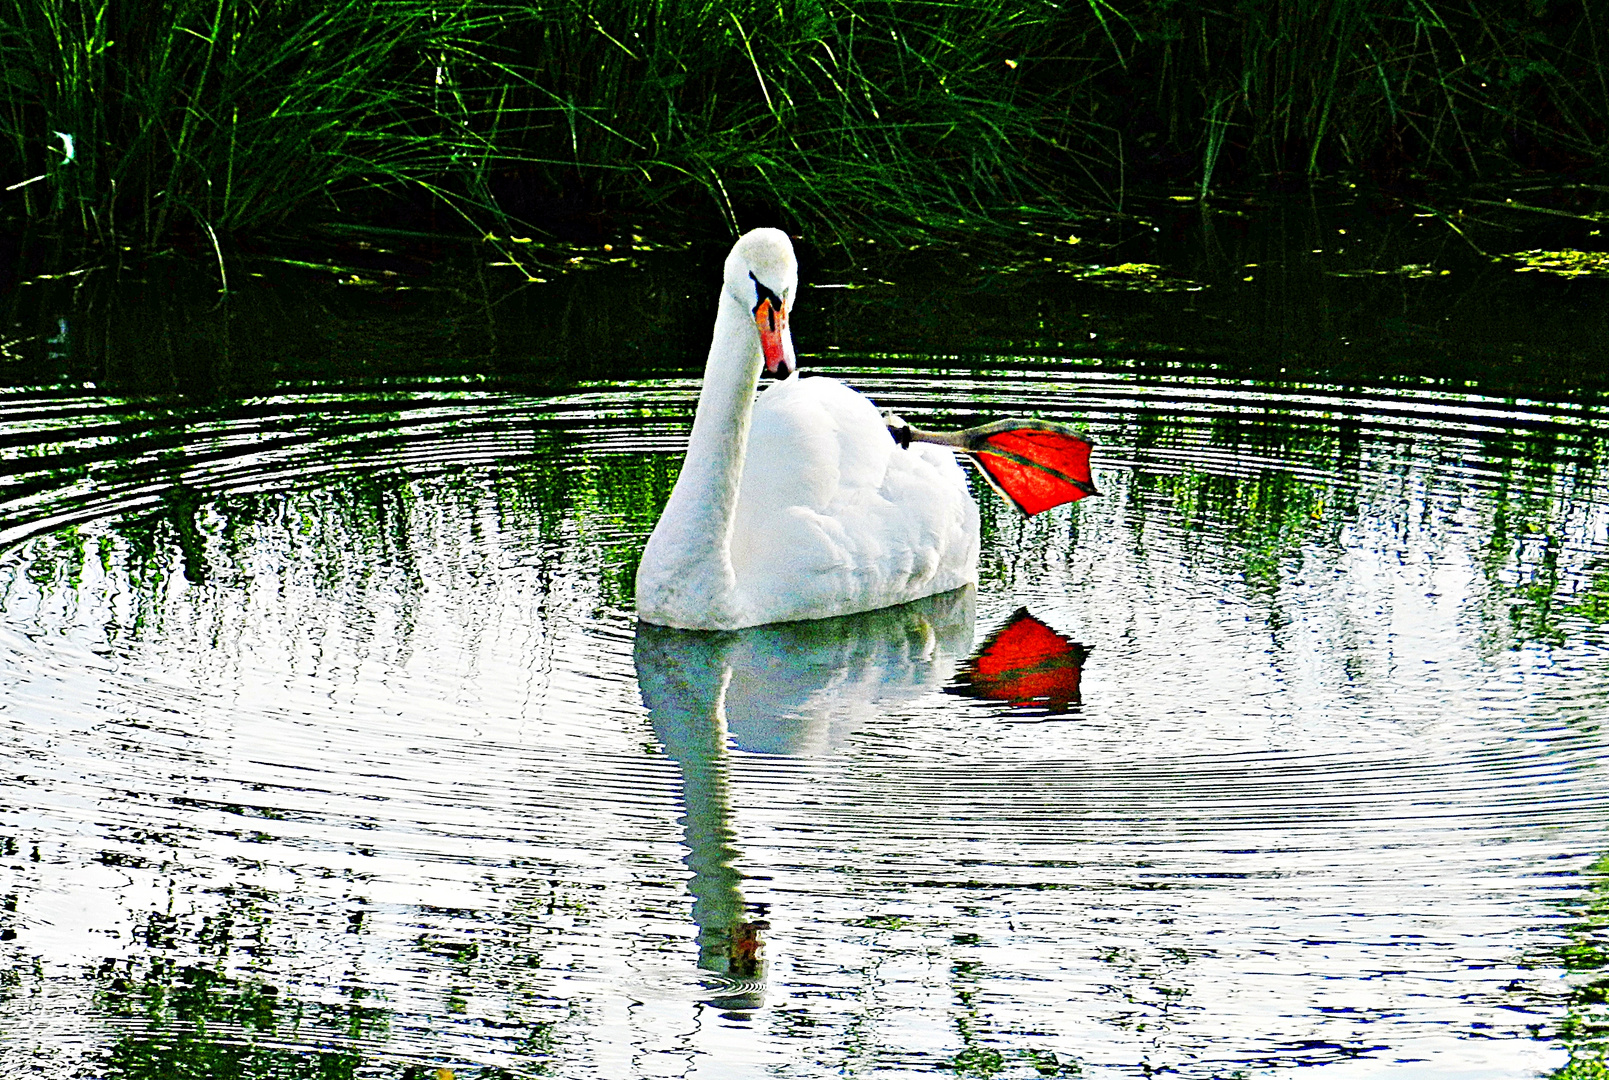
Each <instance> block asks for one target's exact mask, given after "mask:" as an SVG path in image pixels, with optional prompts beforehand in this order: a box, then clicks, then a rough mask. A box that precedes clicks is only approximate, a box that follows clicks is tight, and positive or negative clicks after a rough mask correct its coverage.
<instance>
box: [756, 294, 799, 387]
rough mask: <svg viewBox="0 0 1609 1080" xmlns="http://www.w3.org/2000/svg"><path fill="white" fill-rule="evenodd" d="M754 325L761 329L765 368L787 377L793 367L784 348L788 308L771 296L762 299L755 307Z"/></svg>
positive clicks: (761, 347) (769, 371) (771, 372)
mask: <svg viewBox="0 0 1609 1080" xmlns="http://www.w3.org/2000/svg"><path fill="white" fill-rule="evenodd" d="M754 325H755V327H756V328H758V329H759V331H760V351H761V352H762V353H764V354H765V370H766V372H767V373H769V374H771V375H774V376H775V377H776V378H779V379H786V378H787V377H788V376H789V375H790V374H791V373H792V372H793V367H792V365H791V363H790V362H789V360H788V351H787V349H786V348H784V342H785V341H786V339H787V331H788V310H787V308H785V307H783V306H782V305H781V304H780V303H779V302H778V301H776V300H775V299H773V298H772V297H770V296H765V297H762V298H761V299H760V302H759V303H758V304H756V305H755V307H754Z"/></svg>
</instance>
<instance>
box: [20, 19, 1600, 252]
mask: <svg viewBox="0 0 1609 1080" xmlns="http://www.w3.org/2000/svg"><path fill="white" fill-rule="evenodd" d="M1605 21H1606V20H1605V19H1604V17H1602V15H1601V14H1600V13H1597V12H1595V11H1594V10H1593V0H1238V2H1237V3H1235V4H1233V5H1230V4H1227V3H1215V2H1213V0H1073V2H1066V3H1060V4H1057V3H1051V2H1049V0H725V2H715V0H436V2H427V0H323V2H320V0H143V2H140V3H136V2H134V0H0V177H3V178H4V181H3V182H0V188H5V191H4V192H3V193H0V213H4V212H7V211H9V212H10V213H11V214H12V215H14V216H20V217H25V218H28V219H31V220H36V221H44V222H48V223H51V224H53V225H54V226H56V227H58V228H63V229H70V230H72V231H76V232H79V233H82V234H84V235H86V236H89V237H92V238H96V239H98V240H100V241H101V242H104V243H118V244H124V245H153V244H161V243H165V242H167V241H168V239H169V238H171V237H172V236H173V235H174V234H175V233H186V232H188V233H190V234H192V235H194V236H196V237H198V238H205V239H206V240H207V241H208V242H215V241H216V239H217V237H219V236H220V235H222V234H226V233H233V234H237V235H239V234H247V233H260V232H263V231H267V230H272V229H275V228H280V227H284V226H285V225H286V224H287V223H289V222H291V221H292V220H293V219H296V218H303V217H313V218H324V219H330V218H341V217H348V218H350V217H352V216H357V217H360V218H363V219H366V220H368V221H369V222H370V223H381V224H384V223H385V222H384V221H383V220H380V221H378V222H377V220H376V219H384V218H385V217H386V216H387V215H388V214H389V213H390V210H389V209H388V207H395V206H401V205H404V204H403V203H397V202H392V203H388V202H386V201H385V200H384V199H378V200H377V199H375V198H374V197H373V195H374V194H375V193H381V194H389V195H400V196H403V197H404V199H407V200H411V203H412V205H413V206H414V207H418V206H420V205H433V206H438V207H439V206H443V205H446V206H451V207H454V208H456V209H457V210H458V211H461V212H463V213H465V214H468V215H469V216H471V217H473V218H475V219H476V220H479V221H487V222H488V223H489V222H490V220H491V219H493V218H495V217H496V216H498V215H500V214H509V215H514V216H517V217H519V218H522V219H524V220H526V221H533V222H536V223H538V224H540V223H543V222H553V221H558V220H561V219H563V220H569V221H572V222H574V221H586V220H589V219H598V218H600V217H602V216H606V215H608V214H610V213H614V212H619V211H628V212H632V213H636V212H641V211H649V212H655V213H658V214H659V215H661V216H662V217H664V218H668V219H670V220H676V219H678V218H680V217H681V216H682V215H686V214H693V215H700V214H702V215H711V216H713V215H720V216H721V217H724V218H725V219H726V220H727V221H728V222H729V223H730V224H731V225H734V226H736V225H741V224H747V223H748V222H750V221H753V220H757V219H758V216H765V217H767V218H768V219H771V220H775V219H776V218H777V217H779V216H780V217H782V218H783V219H784V220H791V222H792V223H794V224H796V225H799V226H801V227H808V228H811V229H812V230H814V231H817V232H818V233H819V232H829V233H830V232H837V233H840V234H845V235H847V234H852V233H862V232H867V231H872V232H882V233H892V234H896V235H905V236H911V235H920V234H924V233H931V232H933V231H935V230H951V229H958V228H959V229H967V230H970V229H974V228H991V227H1009V226H1011V225H1013V224H1014V223H1015V222H1016V221H1018V220H1021V219H1023V216H1024V215H1025V214H1029V215H1031V214H1038V215H1054V216H1057V217H1063V218H1065V217H1068V216H1075V215H1077V214H1079V213H1080V212H1089V211H1092V210H1106V209H1111V208H1117V207H1120V206H1121V205H1122V203H1123V201H1124V199H1125V195H1126V192H1127V191H1128V190H1129V189H1130V187H1131V186H1132V185H1133V183H1134V182H1135V179H1136V177H1138V178H1139V179H1140V180H1141V181H1142V182H1143V181H1149V180H1155V179H1165V180H1167V181H1169V182H1173V183H1178V182H1188V183H1190V184H1193V185H1196V186H1197V187H1199V189H1200V190H1201V191H1202V192H1204V193H1205V192H1208V191H1210V190H1212V189H1213V188H1214V187H1215V186H1222V185H1224V184H1226V183H1230V182H1235V183H1245V182H1247V181H1248V180H1249V179H1252V180H1254V179H1255V178H1256V177H1260V176H1264V175H1268V174H1274V175H1278V176H1281V177H1285V178H1301V177H1310V176H1314V175H1319V174H1323V173H1328V172H1334V171H1336V170H1352V171H1357V172H1360V173H1364V174H1368V175H1371V176H1374V177H1376V178H1378V179H1380V180H1381V181H1382V182H1385V183H1396V182H1401V181H1404V180H1409V179H1413V178H1419V177H1424V176H1430V177H1440V178H1444V179H1459V178H1467V177H1472V176H1483V175H1490V174H1492V173H1494V172H1500V171H1503V170H1512V169H1520V168H1532V169H1543V170H1554V171H1557V170H1567V171H1578V172H1579V171H1583V170H1590V169H1593V168H1596V167H1598V166H1601V165H1602V164H1603V161H1604V156H1605V143H1606V131H1609V71H1606V62H1609V56H1606V55H1605V49H1609V41H1605V40H1602V38H1603V35H1604V33H1605V32H1606V31H1609V27H1606V26H1603V25H1600V24H1601V23H1604V22H1605Z"/></svg>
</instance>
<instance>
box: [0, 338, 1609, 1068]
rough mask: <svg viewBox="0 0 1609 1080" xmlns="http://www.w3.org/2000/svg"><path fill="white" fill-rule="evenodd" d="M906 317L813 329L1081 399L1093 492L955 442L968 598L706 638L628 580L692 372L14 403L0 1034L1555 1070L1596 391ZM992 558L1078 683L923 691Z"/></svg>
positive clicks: (965, 393) (1600, 843) (1580, 870)
mask: <svg viewBox="0 0 1609 1080" xmlns="http://www.w3.org/2000/svg"><path fill="white" fill-rule="evenodd" d="M898 360H899V358H867V359H864V360H862V361H860V362H858V364H857V365H852V366H846V367H844V368H842V369H840V373H841V374H844V375H845V376H846V377H848V378H850V379H852V381H854V382H855V383H856V384H857V385H859V386H861V387H862V388H864V389H866V390H867V391H868V392H869V393H871V394H872V395H873V396H874V397H875V398H877V399H878V400H879V401H880V402H881V403H883V404H885V405H888V406H890V407H892V408H895V409H897V410H898V411H899V412H900V413H901V414H902V415H905V416H906V417H907V418H909V419H912V420H915V421H919V422H921V421H925V422H927V423H929V424H931V425H933V426H943V425H944V424H946V423H961V422H971V418H973V417H978V418H982V417H985V416H992V415H1006V414H1023V413H1030V414H1036V415H1040V416H1044V417H1047V418H1051V419H1057V420H1063V421H1068V422H1073V423H1078V424H1083V425H1085V426H1087V428H1088V430H1089V432H1090V433H1091V435H1092V436H1093V437H1094V438H1095V439H1096V440H1097V441H1098V443H1099V449H1098V453H1097V458H1096V463H1095V464H1096V473H1097V477H1096V478H1097V484H1098V486H1099V487H1100V488H1101V490H1102V492H1103V495H1102V497H1101V498H1099V499H1091V500H1086V501H1085V502H1083V503H1080V504H1079V505H1078V506H1077V507H1076V508H1067V509H1062V510H1058V511H1054V512H1052V513H1048V514H1045V515H1042V516H1040V517H1038V518H1034V519H1032V520H1026V521H1025V520H1022V519H1019V518H1016V517H1014V516H1012V515H1011V513H1010V512H1009V511H1008V510H1007V509H1006V508H1004V507H1003V506H1001V505H999V504H998V503H991V502H989V501H988V500H989V499H990V498H991V496H990V495H989V494H988V493H987V492H986V491H984V490H983V489H981V487H980V489H979V497H980V502H982V504H983V506H984V510H985V526H986V533H987V535H986V538H985V545H984V546H985V555H984V567H983V580H982V582H981V583H980V585H979V587H978V589H977V590H976V593H975V594H974V593H972V592H963V593H959V594H953V595H950V596H946V597H940V598H934V599H933V600H932V601H929V602H925V603H924V604H921V605H915V606H913V607H911V608H910V609H901V610H896V611H893V612H885V613H875V614H874V615H871V616H866V617H859V618H850V619H845V620H834V621H832V622H831V623H824V624H804V625H800V626H795V627H792V628H787V627H784V628H772V629H769V630H765V631H762V632H745V633H740V634H731V635H681V634H677V633H675V632H645V631H640V630H639V629H638V628H637V627H636V625H635V621H634V619H633V616H632V613H631V588H632V576H633V573H634V567H635V560H636V557H637V553H638V552H639V551H640V548H641V545H642V542H643V540H644V538H645V537H646V534H647V531H648V530H649V529H650V528H651V526H652V524H653V521H654V518H655V516H656V515H657V512H658V508H659V506H660V505H662V503H663V500H664V498H665V497H666V495H667V494H668V491H669V486H670V484H671V483H672V482H673V480H674V477H675V473H676V469H677V466H678V459H679V454H680V451H681V448H682V447H683V446H684V444H685V439H686V432H687V428H688V424H689V421H690V418H691V410H692V403H693V396H694V394H695V393H696V384H695V383H693V382H690V381H672V382H655V383H618V384H600V385H597V386H592V387H586V388H583V389H582V390H580V391H576V392H571V393H563V394H555V395H551V396H547V397H536V396H529V395H522V394H518V393H513V392H507V391H499V390H479V389H475V390H462V389H452V388H442V387H436V388H429V389H427V390H421V391H409V392H401V391H398V392H388V393H380V394H366V395H340V394H323V395H286V396H283V397H275V398H264V399H260V400H254V401H250V402H246V403H244V404H239V405H231V406H227V407H218V408H215V409H206V408H191V409H184V410H176V409H170V408H165V407H158V406H156V405H154V404H152V403H149V402H138V401H135V402H129V401H115V400H106V399H95V398H83V397H80V398H65V397H60V396H53V395H50V394H46V393H15V394H12V395H11V396H9V397H6V398H4V399H0V542H3V543H4V544H5V545H6V547H5V550H4V551H3V553H0V598H3V599H0V604H3V610H4V621H3V625H0V687H3V690H0V695H3V697H0V703H3V704H0V867H3V869H0V1015H3V1016H4V1018H5V1019H4V1022H3V1023H0V1060H4V1061H7V1062H8V1063H12V1064H14V1065H22V1066H25V1067H26V1068H27V1069H29V1070H35V1071H38V1070H45V1071H47V1072H54V1073H56V1074H59V1075H69V1074H75V1073H83V1074H86V1075H87V1074H93V1075H108V1076H118V1077H133V1076H136V1075H139V1076H145V1075H167V1074H177V1073H178V1072H180V1071H182V1070H183V1069H194V1068H200V1067H202V1066H201V1065H200V1064H198V1063H202V1062H205V1063H207V1064H206V1067H207V1068H213V1069H219V1068H223V1067H225V1066H226V1065H227V1066H228V1067H230V1068H235V1069H237V1070H239V1071H240V1072H241V1073H242V1074H244V1075H251V1076H259V1075H260V1076H269V1075H274V1076H279V1075H304V1074H305V1075H317V1074H319V1070H323V1071H324V1072H325V1073H329V1072H332V1071H342V1070H346V1071H361V1072H362V1074H363V1075H379V1076H399V1077H400V1076H412V1075H417V1074H418V1072H417V1071H418V1070H420V1069H436V1068H447V1069H452V1070H454V1071H455V1075H476V1073H475V1071H474V1070H476V1069H505V1070H508V1071H509V1072H511V1073H512V1074H515V1075H528V1074H529V1075H534V1074H538V1073H546V1074H553V1075H562V1076H567V1077H582V1076H600V1077H621V1076H658V1075H665V1074H667V1073H672V1072H674V1073H676V1074H678V1075H710V1076H714V1075H720V1076H749V1075H762V1074H767V1072H768V1071H777V1072H781V1073H786V1074H787V1075H800V1076H818V1075H819V1076H826V1075H841V1074H844V1073H854V1074H859V1075H905V1074H909V1073H917V1072H937V1071H943V1072H944V1073H945V1074H947V1075H999V1076H1016V1075H1022V1076H1029V1075H1072V1074H1073V1073H1074V1072H1075V1071H1079V1070H1081V1071H1082V1074H1083V1075H1085V1076H1104V1075H1112V1076H1130V1075H1133V1076H1138V1075H1149V1074H1151V1073H1155V1072H1160V1071H1171V1072H1175V1073H1177V1074H1179V1075H1184V1076H1200V1077H1210V1076H1222V1075H1232V1074H1236V1073H1239V1074H1245V1075H1249V1074H1252V1073H1257V1074H1259V1075H1268V1074H1272V1073H1276V1072H1283V1071H1285V1070H1287V1069H1291V1068H1296V1067H1304V1066H1308V1065H1316V1064H1323V1065H1326V1066H1327V1069H1326V1075H1335V1076H1352V1075H1363V1074H1374V1073H1379V1072H1385V1071H1387V1070H1400V1069H1404V1068H1406V1069H1410V1070H1411V1071H1412V1074H1413V1075H1416V1076H1418V1075H1459V1076H1488V1075H1489V1076H1494V1077H1495V1076H1514V1075H1524V1074H1526V1073H1527V1072H1535V1071H1536V1070H1540V1069H1546V1068H1550V1067H1553V1066H1556V1065H1557V1064H1559V1063H1560V1062H1562V1061H1563V1060H1564V1056H1565V1053H1566V1047H1565V1044H1564V1042H1563V1041H1562V1036H1561V1035H1560V1034H1559V1033H1560V1029H1561V1022H1562V1021H1563V1020H1564V1018H1565V1017H1566V1015H1567V1014H1568V1013H1569V1011H1570V1010H1571V1009H1572V1008H1573V1007H1574V1006H1573V1005H1572V1002H1571V999H1570V988H1571V986H1572V985H1574V982H1572V981H1571V979H1561V977H1560V976H1561V971H1562V970H1563V967H1562V962H1561V960H1560V959H1559V958H1560V955H1561V953H1560V950H1561V949H1563V948H1564V947H1566V946H1568V945H1570V943H1571V942H1572V941H1574V940H1575V937H1574V936H1573V935H1576V934H1578V929H1577V925H1576V923H1575V922H1573V921H1572V916H1571V915H1570V908H1569V906H1568V902H1569V901H1570V900H1571V899H1572V898H1573V897H1577V896H1579V895H1580V892H1581V888H1582V885H1583V881H1584V878H1583V875H1585V874H1588V873H1589V866H1590V864H1592V863H1593V861H1594V860H1596V859H1598V858H1599V857H1600V856H1601V855H1602V854H1603V852H1604V850H1605V849H1606V848H1609V828H1606V825H1609V815H1606V812H1605V810H1604V807H1605V806H1609V784H1606V782H1605V779H1604V776H1603V775H1602V769H1601V767H1600V762H1601V760H1602V759H1603V756H1604V751H1605V748H1606V747H1605V743H1606V738H1609V737H1606V734H1605V731H1604V728H1603V723H1602V720H1601V716H1602V714H1603V704H1604V702H1605V700H1606V698H1609V665H1606V658H1605V648H1604V641H1605V634H1604V622H1605V621H1606V620H1609V569H1606V568H1609V491H1606V490H1605V484H1606V481H1605V479H1604V476H1603V474H1602V472H1601V470H1599V469H1598V468H1597V464H1598V462H1600V461H1601V460H1602V458H1603V453H1602V451H1603V449H1604V447H1603V441H1602V439H1601V437H1600V436H1599V435H1598V434H1597V429H1596V428H1595V426H1594V424H1595V420H1596V418H1595V416H1594V415H1593V414H1592V412H1591V410H1590V409H1588V408H1587V407H1585V406H1583V405H1581V404H1579V403H1574V402H1566V403H1562V404H1553V403H1548V402H1529V401H1498V400H1488V399H1485V398H1481V397H1479V396H1475V395H1458V394H1452V393H1446V392H1442V391H1435V392H1429V391H1420V390H1398V389H1394V388H1390V387H1385V388H1372V389H1361V390H1359V389H1347V388H1341V387H1333V386H1302V385H1290V386H1279V387H1270V386H1259V385H1252V384H1248V383H1245V382H1242V381H1239V380H1232V379H1228V378H1225V379H1222V380H1215V379H1212V378H1208V377H1204V376H1200V375H1195V376H1191V377H1189V378H1179V379H1172V380H1158V379H1147V378H1141V377H1139V376H1136V375H1134V374H1133V373H1131V372H1127V371H1124V370H1122V369H1121V368H1115V367H1103V366H1101V365H1094V364H1092V365H1089V366H1085V367H1079V366H1067V365H1062V366H1050V365H1046V364H1043V363H1041V362H1037V361H1032V360H1024V359H1014V358H1009V357H1003V358H999V359H998V361H997V362H996V364H995V366H994V367H993V368H988V367H986V368H983V369H978V368H976V367H973V368H972V369H971V370H969V371H968V372H967V373H965V374H961V375H957V376H955V377H949V378H946V379H944V380H943V381H942V382H940V383H937V384H935V383H934V382H933V381H932V380H930V379H929V380H924V379H918V378H916V377H915V376H913V375H911V374H910V373H909V372H908V371H906V370H903V369H901V368H900V367H899V366H897V361H898ZM1020 607H1027V608H1028V609H1029V610H1030V611H1031V612H1032V613H1033V615H1034V616H1035V617H1036V618H1037V619H1038V620H1040V621H1042V622H1043V623H1044V624H1045V625H1046V626H1048V627H1050V628H1053V630H1054V632H1055V633H1056V634H1058V635H1062V636H1064V637H1065V638H1067V639H1069V640H1071V641H1076V642H1078V643H1079V644H1080V645H1081V646H1082V647H1083V648H1085V649H1087V650H1088V656H1087V658H1086V659H1085V660H1084V661H1083V666H1082V673H1081V681H1080V694H1079V700H1078V701H1077V702H1075V703H1072V704H1070V705H1067V706H1066V707H1065V708H1062V709H1058V710H1055V711H1049V712H1047V711H1046V710H1038V711H1032V710H1023V709H1021V708H1018V707H1014V706H1013V705H1012V704H1010V703H1008V702H1005V701H989V700H978V699H976V698H969V697H963V696H959V695H956V694H949V693H944V692H943V690H944V688H945V686H946V685H947V684H949V683H950V682H951V681H952V680H953V679H954V677H955V675H956V672H957V671H959V670H960V667H961V664H962V662H963V661H964V660H965V659H966V657H967V655H968V654H969V653H970V652H971V651H972V650H973V649H974V648H975V647H976V645H977V644H978V643H979V642H981V641H982V640H983V639H984V638H985V637H987V636H988V635H989V634H990V633H991V632H992V631H993V630H994V629H995V628H997V627H999V626H1000V625H1002V624H1003V623H1004V622H1005V621H1006V620H1007V618H1008V617H1009V616H1011V614H1012V613H1013V612H1015V611H1016V610H1017V609H1018V608H1020ZM1600 872H1601V871H1600ZM1582 977H1583V976H1579V975H1578V976H1572V977H1571V978H1572V979H1574V980H1575V981H1580V979H1581V978H1582ZM410 1070H412V1071H410Z"/></svg>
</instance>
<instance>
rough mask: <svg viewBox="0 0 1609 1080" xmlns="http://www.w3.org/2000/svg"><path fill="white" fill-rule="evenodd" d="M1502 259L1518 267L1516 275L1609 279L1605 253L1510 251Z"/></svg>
mask: <svg viewBox="0 0 1609 1080" xmlns="http://www.w3.org/2000/svg"><path fill="white" fill-rule="evenodd" d="M1503 258H1505V259H1509V260H1512V261H1514V262H1517V263H1519V264H1520V265H1518V266H1516V267H1514V272H1515V273H1516V274H1526V273H1537V274H1553V275H1556V276H1558V277H1567V278H1570V277H1588V276H1592V277H1609V252H1606V251H1572V250H1568V249H1566V250H1562V251H1544V250H1541V249H1536V250H1532V251H1511V252H1509V253H1508V254H1506V255H1504V256H1503Z"/></svg>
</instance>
